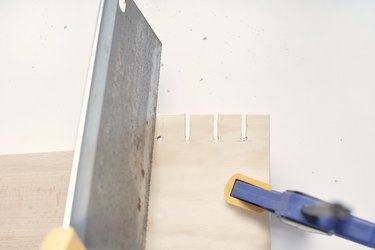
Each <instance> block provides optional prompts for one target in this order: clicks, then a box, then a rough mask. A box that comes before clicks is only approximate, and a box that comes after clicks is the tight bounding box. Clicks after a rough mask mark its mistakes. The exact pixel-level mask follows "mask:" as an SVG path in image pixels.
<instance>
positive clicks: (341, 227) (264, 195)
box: [230, 174, 375, 248]
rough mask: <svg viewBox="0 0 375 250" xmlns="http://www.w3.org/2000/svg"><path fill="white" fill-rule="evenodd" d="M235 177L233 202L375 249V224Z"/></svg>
mask: <svg viewBox="0 0 375 250" xmlns="http://www.w3.org/2000/svg"><path fill="white" fill-rule="evenodd" d="M235 176H236V178H237V179H236V180H235V181H234V182H233V181H232V182H231V183H233V186H232V188H231V191H230V196H231V197H232V198H235V199H238V200H240V201H242V202H246V203H248V204H250V205H252V206H255V207H258V208H259V209H265V210H267V211H269V212H272V213H274V214H276V215H277V216H279V217H280V218H282V219H283V220H287V221H289V222H292V224H296V225H298V227H299V228H301V226H302V228H308V229H310V230H308V231H311V229H312V230H314V231H319V232H322V233H325V234H328V235H333V234H334V235H336V236H339V237H341V238H345V239H347V240H350V241H353V242H357V243H359V244H362V245H365V246H368V247H371V248H375V224H374V223H372V222H369V221H366V220H363V219H360V218H358V217H355V216H353V215H351V214H350V211H349V210H347V209H345V208H343V207H342V206H340V205H338V204H331V203H328V202H325V201H322V200H320V199H317V198H315V197H312V196H310V195H307V194H304V193H301V192H296V191H285V192H278V191H275V190H268V189H264V188H262V187H259V186H256V185H254V183H248V182H246V180H245V179H244V178H241V176H242V175H239V174H237V175H235ZM232 178H233V177H232ZM232 178H231V179H232ZM231 204H233V203H232V202H231ZM288 224H289V223H288Z"/></svg>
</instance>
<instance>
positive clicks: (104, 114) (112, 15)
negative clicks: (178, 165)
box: [42, 0, 161, 250]
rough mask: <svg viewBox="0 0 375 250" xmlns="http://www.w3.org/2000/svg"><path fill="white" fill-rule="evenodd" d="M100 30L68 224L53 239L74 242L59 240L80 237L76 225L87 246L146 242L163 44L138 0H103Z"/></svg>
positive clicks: (130, 245) (113, 246)
mask: <svg viewBox="0 0 375 250" xmlns="http://www.w3.org/2000/svg"><path fill="white" fill-rule="evenodd" d="M96 29H97V30H96V35H95V39H94V45H93V53H92V56H91V63H90V68H89V72H88V79H87V84H86V90H85V97H84V101H83V108H82V112H81V122H80V127H79V132H78V139H77V143H76V150H75V155H74V160H73V167H72V171H71V179H70V184H69V191H68V197H67V203H66V208H65V215H64V223H63V227H64V228H65V230H57V231H54V232H53V233H52V234H53V235H54V236H55V237H52V238H51V239H50V242H52V243H51V244H52V246H53V248H52V249H54V250H55V249H69V248H58V246H57V245H56V242H60V243H61V240H63V241H64V239H65V240H66V239H70V240H71V241H70V242H71V243H72V242H77V240H78V238H77V237H76V236H75V235H74V232H73V231H72V228H73V229H74V230H75V231H76V232H77V234H78V237H79V239H80V240H81V241H82V242H83V245H84V246H85V247H86V248H88V249H101V250H103V249H111V250H116V249H144V245H145V233H146V220H147V207H148V195H149V183H150V172H151V161H152V149H153V140H154V139H153V137H154V126H155V115H156V99H157V92H158V80H159V71H160V56H161V43H160V41H159V39H158V38H157V36H156V35H155V33H154V31H153V30H152V29H151V27H150V25H149V24H148V23H147V21H146V19H145V18H144V17H143V15H142V13H141V12H140V10H139V9H138V7H137V6H136V5H135V3H134V2H133V0H127V1H126V5H125V12H124V11H123V10H121V9H120V6H119V0H102V1H101V3H100V8H99V15H98V21H97V28H96ZM69 228H70V229H69ZM64 237H65V238H64ZM48 239H49V237H47V240H46V242H45V244H43V246H46V248H43V247H42V249H51V248H48V246H51V244H49V242H48ZM78 241H79V240H78ZM69 244H70V243H69ZM72 244H73V243H72ZM60 245H61V244H60ZM73 245H74V244H73ZM70 246H72V245H70ZM80 247H82V244H81V245H74V246H72V248H71V249H81V248H80Z"/></svg>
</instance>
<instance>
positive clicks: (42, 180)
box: [0, 152, 73, 250]
mask: <svg viewBox="0 0 375 250" xmlns="http://www.w3.org/2000/svg"><path fill="white" fill-rule="evenodd" d="M72 160H73V152H57V153H40V154H26V155H6V156H0V249H20V250H21V249H25V250H26V249H28V250H30V249H38V248H39V246H40V244H41V242H42V239H43V238H44V237H45V236H46V235H47V233H48V231H49V230H51V229H52V228H54V227H58V226H61V225H62V220H63V214H64V208H65V200H66V193H67V191H68V182H69V173H70V168H71V164H72Z"/></svg>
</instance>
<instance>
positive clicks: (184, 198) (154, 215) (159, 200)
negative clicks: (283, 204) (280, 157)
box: [146, 115, 270, 250]
mask: <svg viewBox="0 0 375 250" xmlns="http://www.w3.org/2000/svg"><path fill="white" fill-rule="evenodd" d="M213 121H214V118H213V116H211V115H193V116H191V118H190V139H189V140H188V141H186V140H185V133H184V132H185V117H184V115H159V116H158V117H157V121H156V132H155V139H156V140H155V144H154V157H153V168H152V178H151V190H150V203H149V214H148V228H147V240H146V249H147V250H159V249H160V250H161V249H163V250H168V249H173V250H174V249H179V250H183V249H186V250H191V249H206V250H207V249H215V250H218V249H225V250H227V249H236V250H237V249H238V250H240V249H247V250H249V249H257V250H262V249H270V232H269V222H268V220H269V218H268V215H267V213H263V214H255V213H251V212H249V211H244V210H241V209H239V208H236V207H233V206H230V205H228V204H226V203H225V201H224V194H223V192H224V187H225V184H226V181H227V180H228V179H229V178H230V176H231V175H233V174H234V173H237V172H240V173H243V174H245V175H248V176H251V177H253V178H255V179H258V180H260V181H263V182H267V183H268V182H269V117H268V116H247V126H246V128H247V140H241V116H236V115H224V116H219V117H218V136H219V139H218V141H215V140H214V139H213Z"/></svg>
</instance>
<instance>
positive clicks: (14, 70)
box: [0, 0, 375, 250]
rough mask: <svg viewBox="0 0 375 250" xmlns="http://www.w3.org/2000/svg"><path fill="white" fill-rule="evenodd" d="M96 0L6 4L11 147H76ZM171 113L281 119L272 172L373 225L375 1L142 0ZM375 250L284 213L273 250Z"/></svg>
mask: <svg viewBox="0 0 375 250" xmlns="http://www.w3.org/2000/svg"><path fill="white" fill-rule="evenodd" d="M98 3H99V2H98V0H95V1H92V0H80V1H74V0H69V1H68V0H67V1H57V0H53V1H52V0H39V1H36V0H29V1H21V0H18V1H10V0H3V1H1V3H0V34H1V38H0V70H1V71H0V72H1V74H0V119H1V120H0V154H13V153H26V152H42V151H60V150H72V149H73V148H74V142H75V136H76V131H77V126H78V119H79V115H80V105H81V101H82V97H83V90H84V84H85V78H86V73H87V68H88V62H89V57H90V52H91V44H92V39H93V35H94V34H93V32H94V28H95V22H96V15H97V10H98ZM137 3H138V5H139V7H140V8H141V10H142V12H143V13H144V15H145V16H146V18H147V19H148V20H149V22H150V24H151V25H152V27H153V28H154V30H155V31H156V33H157V34H158V36H159V38H160V40H161V41H162V42H163V55H162V68H161V77H160V88H159V104H158V112H160V113H185V112H187V113H250V114H270V115H271V172H272V176H271V180H272V185H273V187H274V188H275V189H279V190H280V191H282V190H285V189H294V190H300V191H304V192H306V193H310V194H312V195H314V196H317V197H320V198H322V199H327V200H339V201H342V202H345V203H346V204H349V205H350V206H351V208H353V210H354V213H355V214H356V215H358V216H361V217H364V218H367V219H369V220H372V221H375V213H374V211H375V210H374V209H375V200H374V198H373V194H372V191H373V190H374V189H375V183H374V182H373V179H374V176H375V175H374V174H375V170H374V167H375V157H374V156H375V146H374V142H375V130H374V128H375V113H374V107H375V70H374V69H375V2H374V1H357V0H328V1H327V0H314V1H313V0H303V1H298V0H285V1H276V0H252V1H251V0H234V1H224V0H204V1H202V0H201V1H198V0H190V1H177V0H138V1H137ZM331 248H334V249H367V248H365V247H362V246H359V245H356V244H354V243H351V242H348V241H345V240H342V239H339V238H337V237H325V236H321V235H314V234H307V233H303V232H300V231H298V230H295V229H290V228H289V227H287V226H284V225H282V224H280V223H279V222H277V221H274V222H273V225H272V249H273V250H276V249H277V250H281V249H288V250H291V249H300V250H301V249H311V250H312V249H331Z"/></svg>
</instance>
